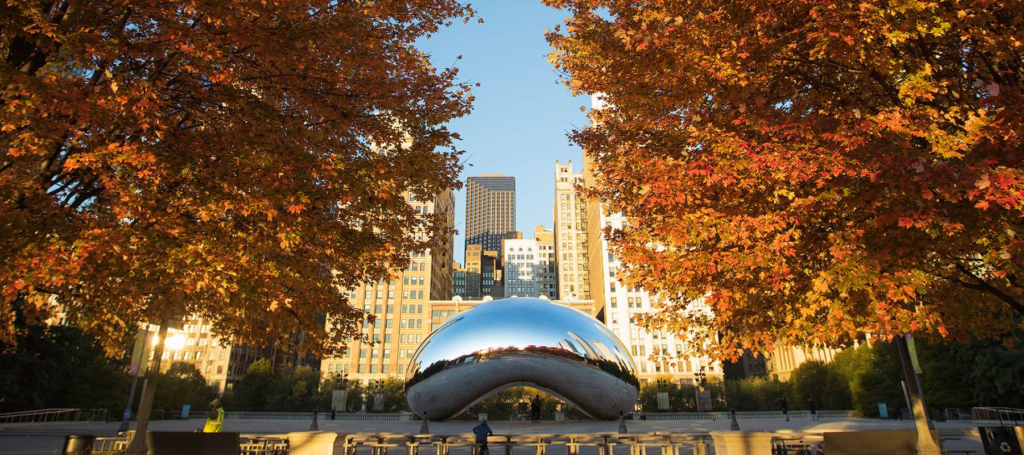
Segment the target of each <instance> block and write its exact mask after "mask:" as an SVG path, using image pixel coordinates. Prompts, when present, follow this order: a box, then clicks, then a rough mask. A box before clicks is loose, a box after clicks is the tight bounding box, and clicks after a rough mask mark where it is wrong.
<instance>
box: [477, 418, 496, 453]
mask: <svg viewBox="0 0 1024 455" xmlns="http://www.w3.org/2000/svg"><path fill="white" fill-rule="evenodd" d="M473 434H475V435H476V443H477V444H480V451H479V452H477V453H476V455H491V451H490V450H488V449H487V437H488V436H490V435H492V434H494V432H492V431H491V427H490V425H487V421H486V420H484V421H483V422H480V425H477V426H476V427H474V428H473Z"/></svg>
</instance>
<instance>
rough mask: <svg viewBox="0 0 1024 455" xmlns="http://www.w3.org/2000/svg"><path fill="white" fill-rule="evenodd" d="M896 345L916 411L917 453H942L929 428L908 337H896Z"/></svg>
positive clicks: (939, 454) (932, 454) (927, 454)
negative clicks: (911, 358)
mask: <svg viewBox="0 0 1024 455" xmlns="http://www.w3.org/2000/svg"><path fill="white" fill-rule="evenodd" d="M896 347H897V348H899V351H900V363H901V364H903V376H904V377H906V380H907V392H908V393H909V394H910V400H911V403H910V407H911V409H912V410H913V412H914V424H915V426H916V427H917V453H918V455H941V454H942V447H941V445H939V441H937V440H936V439H935V438H933V437H932V432H931V430H929V429H928V426H929V425H928V410H927V409H926V408H925V403H924V395H923V394H922V393H921V390H922V389H921V386H920V382H919V381H918V378H917V373H916V372H914V366H913V365H912V364H911V361H910V349H909V348H908V347H907V339H906V338H905V337H904V336H898V337H896Z"/></svg>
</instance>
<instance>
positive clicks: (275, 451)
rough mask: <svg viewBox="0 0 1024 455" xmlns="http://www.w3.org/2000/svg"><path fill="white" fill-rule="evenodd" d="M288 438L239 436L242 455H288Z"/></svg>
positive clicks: (253, 435)
mask: <svg viewBox="0 0 1024 455" xmlns="http://www.w3.org/2000/svg"><path fill="white" fill-rule="evenodd" d="M288 448H289V446H288V437H287V436H273V435H255V434H243V435H240V436H239V453H240V455H286V454H287V453H288Z"/></svg>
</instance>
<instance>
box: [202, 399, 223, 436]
mask: <svg viewBox="0 0 1024 455" xmlns="http://www.w3.org/2000/svg"><path fill="white" fill-rule="evenodd" d="M222 428H224V408H222V407H221V406H220V399H214V400H213V401H211V402H210V412H208V413H206V425H205V426H203V433H220V430H221V429H222Z"/></svg>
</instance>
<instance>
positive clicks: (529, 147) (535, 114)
mask: <svg viewBox="0 0 1024 455" xmlns="http://www.w3.org/2000/svg"><path fill="white" fill-rule="evenodd" d="M472 4H473V7H474V8H475V9H476V10H477V13H478V15H479V17H482V18H483V19H484V23H483V24H479V23H477V22H476V21H475V20H472V21H470V23H468V24H463V23H461V22H458V23H456V24H454V25H452V26H451V27H449V28H447V29H442V30H441V31H440V32H439V33H438V34H436V35H434V36H433V37H431V38H430V39H429V40H422V41H421V42H420V48H421V49H422V50H423V51H424V52H426V53H428V54H430V55H431V58H432V61H433V62H434V65H435V66H436V67H438V68H447V67H450V66H452V65H453V64H455V65H456V66H457V67H458V68H459V79H460V80H461V81H463V82H471V83H480V87H477V88H475V89H474V90H473V95H474V96H475V97H476V100H475V102H474V103H473V105H474V109H473V113H472V114H470V115H469V116H467V117H464V118H462V119H458V120H456V121H455V122H452V124H451V128H452V129H453V130H454V131H457V132H458V133H459V134H461V135H462V139H463V140H462V141H461V142H460V143H459V144H458V146H459V148H461V149H463V150H465V151H466V154H465V155H463V161H464V162H465V164H466V167H465V169H464V170H463V173H462V181H463V182H465V179H466V177H469V176H474V175H481V174H498V173H500V174H505V175H511V176H514V177H515V178H516V224H517V226H516V228H517V229H518V230H520V231H523V233H524V236H525V235H532V233H533V227H534V226H536V225H538V224H543V225H545V226H547V227H548V228H549V229H551V228H552V213H551V211H552V204H553V202H554V194H555V183H554V180H555V160H559V161H562V162H563V163H564V162H566V161H567V160H572V162H573V166H574V167H575V168H576V170H577V171H579V170H581V169H582V167H583V155H582V151H581V150H580V149H579V148H578V147H575V146H570V145H569V140H568V138H567V137H566V133H567V132H569V131H571V130H572V129H573V128H575V127H582V126H583V125H586V122H587V120H586V117H585V116H584V114H583V113H582V112H580V106H585V105H589V103H590V99H589V98H587V97H577V98H573V96H572V94H570V93H569V90H568V89H567V88H566V87H565V86H564V85H561V84H556V82H557V80H558V77H557V76H556V75H555V74H554V73H553V72H552V70H553V67H552V66H551V65H550V64H549V63H548V61H547V58H548V53H549V50H550V48H549V47H548V44H547V41H545V40H544V30H545V29H549V28H550V29H554V28H555V26H556V25H559V24H561V23H562V20H563V19H564V18H565V16H566V13H565V12H562V11H558V10H554V9H551V8H547V7H545V6H544V5H542V4H541V3H540V1H539V0H504V1H502V0H488V1H486V2H479V3H478V2H473V3H472ZM458 55H462V60H458V61H457V62H456V57H457V56H458ZM455 207H456V212H455V227H456V229H458V230H459V231H460V232H459V235H458V236H457V237H456V239H455V260H457V261H459V262H463V257H464V254H465V251H464V248H463V241H464V240H463V236H462V231H463V230H464V229H463V224H464V223H465V221H466V212H465V208H466V199H465V192H464V191H462V190H460V191H458V192H456V194H455Z"/></svg>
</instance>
